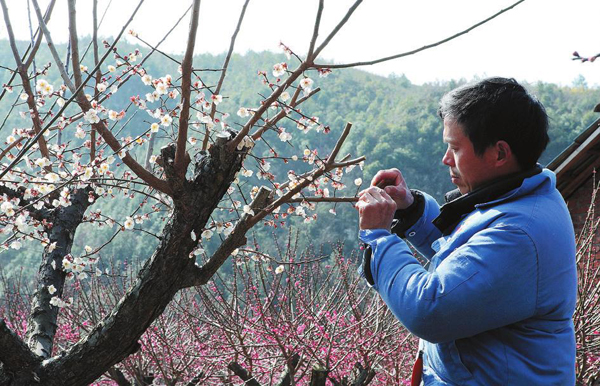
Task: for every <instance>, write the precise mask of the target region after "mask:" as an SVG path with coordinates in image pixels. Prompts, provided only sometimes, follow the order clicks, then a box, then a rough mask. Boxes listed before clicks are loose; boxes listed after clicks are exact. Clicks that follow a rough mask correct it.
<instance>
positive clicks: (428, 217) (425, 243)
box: [404, 193, 442, 260]
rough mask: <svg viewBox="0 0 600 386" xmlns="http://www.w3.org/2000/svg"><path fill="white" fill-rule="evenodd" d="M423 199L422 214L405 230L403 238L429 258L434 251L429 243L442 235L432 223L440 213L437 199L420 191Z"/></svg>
mask: <svg viewBox="0 0 600 386" xmlns="http://www.w3.org/2000/svg"><path fill="white" fill-rule="evenodd" d="M421 194H422V195H423V198H424V200H425V208H424V210H423V215H422V216H421V217H420V218H419V219H418V220H417V222H416V223H415V224H414V225H412V226H411V227H410V228H408V229H407V230H406V231H405V232H404V235H405V239H406V241H408V242H409V243H411V245H412V246H413V247H415V248H416V249H417V251H419V253H420V254H421V255H423V257H425V258H426V259H428V260H431V257H432V256H433V255H434V254H435V251H434V250H433V249H431V244H432V243H433V242H434V241H435V240H437V239H438V238H440V237H441V236H442V232H441V231H440V230H439V229H437V228H436V227H435V225H433V223H432V221H433V219H434V218H436V217H437V216H438V215H439V214H440V206H439V205H438V203H437V201H435V199H434V198H433V197H431V196H430V195H428V194H427V193H421Z"/></svg>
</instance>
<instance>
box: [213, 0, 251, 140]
mask: <svg viewBox="0 0 600 386" xmlns="http://www.w3.org/2000/svg"><path fill="white" fill-rule="evenodd" d="M249 2H250V0H246V1H245V2H244V6H243V7H242V12H241V13H240V17H239V19H238V23H237V26H236V27H235V31H234V32H233V35H231V42H230V43H229V51H227V56H226V57H225V62H224V63H223V69H222V71H221V76H220V77H219V81H218V82H217V87H216V88H215V92H214V93H215V94H217V95H218V94H219V93H220V92H221V87H222V86H223V81H224V80H225V75H226V74H227V68H228V67H229V60H230V59H231V54H232V53H233V48H234V46H235V39H236V38H237V35H238V33H239V32H240V28H241V26H242V20H244V15H245V14H246V8H247V7H248V3H249ZM216 111H217V105H216V104H214V103H213V105H212V107H211V109H210V120H211V121H213V120H214V119H215V112H216ZM208 134H209V133H208V128H207V129H206V134H205V135H204V140H203V141H202V150H206V149H207V148H208V138H209V135H208Z"/></svg>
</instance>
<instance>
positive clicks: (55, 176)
mask: <svg viewBox="0 0 600 386" xmlns="http://www.w3.org/2000/svg"><path fill="white" fill-rule="evenodd" d="M59 179H60V177H59V175H58V174H56V173H48V174H46V180H48V182H50V183H55V182H57V181H58V180H59Z"/></svg>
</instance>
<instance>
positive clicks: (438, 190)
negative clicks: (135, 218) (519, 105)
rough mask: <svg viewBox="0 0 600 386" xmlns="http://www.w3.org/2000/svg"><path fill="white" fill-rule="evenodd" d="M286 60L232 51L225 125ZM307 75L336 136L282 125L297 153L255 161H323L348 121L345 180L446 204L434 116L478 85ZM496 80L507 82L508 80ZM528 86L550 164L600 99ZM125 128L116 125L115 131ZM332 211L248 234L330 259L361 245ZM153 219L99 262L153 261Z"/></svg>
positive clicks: (124, 206)
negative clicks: (397, 178) (394, 177)
mask: <svg viewBox="0 0 600 386" xmlns="http://www.w3.org/2000/svg"><path fill="white" fill-rule="evenodd" d="M25 45H26V44H25V43H23V44H22V47H21V51H24V47H25ZM82 47H84V46H83V45H82ZM138 48H139V49H140V51H142V52H143V53H146V52H148V51H149V49H148V48H147V47H135V46H131V45H129V46H128V45H123V46H121V47H120V52H121V54H127V52H134V50H135V49H138ZM58 50H59V52H61V53H62V54H63V55H65V54H66V51H67V47H66V46H64V45H59V46H58ZM41 51H42V52H41V53H40V54H38V57H37V63H36V66H37V69H38V70H39V69H41V68H43V67H44V66H45V65H46V63H49V62H50V61H51V60H50V55H49V53H48V52H46V51H44V49H42V50H41ZM0 52H1V54H2V56H1V57H2V58H3V59H2V63H0V64H1V65H2V66H3V67H4V68H10V67H11V66H12V63H13V61H12V54H11V53H10V49H9V45H8V43H7V42H2V44H0ZM174 57H175V58H176V59H178V60H180V59H181V58H180V57H177V56H174ZM223 60H224V55H217V56H213V55H197V56H196V57H195V58H194V67H195V68H201V69H218V68H220V67H221V65H222V63H223ZM284 61H286V57H285V56H284V55H283V54H274V53H271V52H260V53H257V52H248V53H246V54H244V55H239V54H234V56H233V57H232V61H231V64H230V68H229V70H228V73H229V76H228V77H227V78H226V80H225V83H224V85H223V90H222V92H221V94H222V95H223V96H224V100H223V103H222V104H220V105H219V109H220V110H221V109H222V110H223V111H227V112H229V113H230V117H229V118H228V123H229V124H230V125H231V126H232V127H233V128H236V127H239V125H240V124H242V123H243V122H244V118H240V117H238V116H237V115H236V111H237V110H238V108H239V107H242V106H247V107H249V106H255V105H256V104H257V103H258V101H259V100H261V99H262V98H263V97H264V95H265V94H268V92H269V89H268V88H267V87H266V86H265V85H263V84H262V82H261V78H260V76H259V75H257V74H258V72H259V71H269V70H270V69H271V68H272V66H273V64H274V63H279V62H284ZM86 62H89V63H90V65H91V54H90V55H88V56H87V57H85V59H84V63H86ZM109 62H110V60H109ZM108 64H110V63H108ZM144 68H145V69H146V71H147V72H148V73H149V74H152V76H153V77H155V78H156V77H161V76H164V75H166V74H172V75H173V76H176V75H177V76H178V72H177V65H176V64H174V63H173V62H172V61H171V60H169V59H167V58H165V57H164V56H161V54H160V53H154V54H153V56H152V57H151V58H150V59H149V60H148V61H147V62H146V63H145V64H144ZM199 73H200V74H201V76H202V80H203V82H204V83H205V84H211V83H214V82H215V81H216V79H217V73H216V72H214V71H199ZM10 75H11V74H10V72H9V71H8V70H3V71H2V72H0V77H1V78H2V79H1V81H2V83H6V82H7V81H8V79H9V77H10ZM309 75H310V76H311V77H312V78H313V79H315V86H316V87H319V88H320V89H321V91H320V92H319V93H317V94H316V95H315V96H314V97H313V98H311V99H310V100H308V101H307V102H306V103H305V104H303V105H302V111H303V112H304V113H305V114H307V115H309V116H316V117H318V118H319V122H320V123H323V124H324V125H325V126H328V127H329V128H330V130H331V131H330V133H329V134H323V133H316V132H315V130H312V131H310V132H308V133H306V134H304V133H302V132H301V131H300V130H297V129H296V127H295V123H294V122H292V121H284V123H283V124H282V126H283V127H285V128H286V130H287V131H288V132H290V133H293V134H294V139H295V140H294V146H296V147H297V148H295V149H293V148H290V145H289V144H287V143H285V142H282V141H279V140H277V139H276V136H272V137H274V138H275V140H272V142H269V143H260V144H258V146H257V149H256V151H257V152H258V153H257V156H260V154H259V152H261V151H262V152H263V154H262V155H263V156H268V155H269V154H270V149H271V148H272V149H274V150H275V151H276V152H277V153H278V154H283V155H285V154H292V153H294V154H298V153H301V152H302V150H303V149H304V148H309V149H316V150H318V151H319V155H326V152H327V151H329V149H332V148H333V146H334V144H335V141H336V139H337V137H338V136H339V133H340V132H341V130H342V129H343V127H344V125H345V124H346V122H352V123H353V129H352V132H351V134H350V136H349V138H348V140H347V141H346V143H345V145H344V148H342V151H341V154H346V153H351V154H352V155H353V156H361V155H364V156H365V157H366V162H365V165H364V169H363V170H362V171H361V170H360V168H355V169H354V170H352V171H351V172H349V173H348V178H349V181H352V180H354V179H356V178H362V180H363V184H362V188H364V187H366V186H367V184H368V182H369V181H370V179H371V178H372V176H373V175H374V174H375V173H376V172H377V171H378V170H380V169H383V168H392V167H396V168H399V169H400V170H401V171H402V172H403V174H404V177H405V178H406V180H407V182H408V183H409V185H410V187H412V188H416V189H420V190H423V191H426V192H428V193H430V194H431V195H433V196H434V197H436V198H437V199H438V200H441V199H442V197H443V195H444V193H445V192H446V191H448V190H451V189H452V188H453V187H452V185H451V184H450V180H449V178H448V172H447V170H446V168H445V167H443V165H442V164H441V158H442V155H443V152H444V151H445V146H444V144H443V143H442V139H441V132H442V123H441V121H440V119H439V118H438V116H437V106H438V102H439V100H440V98H441V96H442V95H443V94H444V93H446V92H448V91H449V90H451V89H453V88H455V87H457V86H458V85H460V84H463V83H465V82H468V81H472V80H473V79H459V80H452V81H444V82H436V83H427V84H423V85H415V84H412V83H411V81H410V79H407V78H406V77H405V76H403V75H397V76H389V77H382V76H377V75H373V74H371V73H368V72H365V71H362V70H356V69H346V70H336V71H333V72H332V73H331V74H329V75H328V76H327V77H323V78H320V77H319V76H318V74H317V73H314V74H309ZM497 75H502V76H510V74H497ZM45 79H47V80H48V81H49V82H51V83H52V84H53V85H54V87H55V88H56V87H59V86H60V84H61V81H60V78H59V75H58V72H57V71H55V69H53V68H52V67H50V68H49V72H48V75H47V76H46V77H45ZM517 80H519V79H517ZM526 87H527V88H528V89H529V90H530V91H531V92H532V93H533V94H535V95H536V96H537V97H538V98H539V99H540V100H541V102H542V103H543V104H544V106H545V107H546V109H547V112H548V114H549V117H550V138H551V142H550V145H549V146H548V148H547V150H546V152H545V153H544V154H543V156H542V158H541V163H542V164H544V165H545V164H547V163H549V162H550V161H551V160H552V159H553V158H554V157H555V156H557V155H558V154H559V153H560V152H561V151H562V150H563V149H564V148H566V147H567V146H568V145H569V144H570V142H571V141H572V140H573V139H574V138H575V137H576V136H577V134H578V133H580V132H581V131H582V130H584V129H585V128H586V127H588V125H590V124H591V123H592V122H593V121H594V120H596V119H597V118H598V116H597V114H596V113H594V112H593V111H592V110H593V108H594V106H595V105H596V104H598V103H599V102H600V97H599V94H600V93H599V90H598V89H596V88H589V87H587V85H586V83H585V79H583V78H580V79H576V80H574V81H573V84H572V85H570V86H558V85H555V84H548V83H535V84H526ZM146 92H148V91H147V89H146V88H144V85H143V83H142V82H141V81H140V80H139V78H132V79H131V80H130V81H129V82H127V83H125V84H124V85H123V86H122V87H121V88H120V90H119V92H118V93H116V94H115V96H113V97H112V98H111V99H110V100H108V101H107V102H105V103H104V104H105V105H106V106H108V107H111V106H114V108H115V109H123V106H127V105H129V98H130V97H131V96H136V95H139V96H141V97H142V98H143V95H144V94H145V93H146ZM18 94H19V92H13V93H7V94H5V95H4V97H3V99H2V100H1V101H0V122H3V123H2V126H1V129H0V130H1V131H0V142H4V139H5V138H6V137H7V136H8V135H10V133H11V131H12V129H13V128H18V127H21V126H22V125H23V124H24V123H23V122H28V121H25V120H19V115H18V114H11V115H10V117H9V118H8V119H5V117H7V116H8V114H9V111H10V110H11V109H12V108H15V109H17V110H19V109H21V110H22V109H23V107H22V106H20V105H19V103H18V102H19V101H18V97H19V95H18ZM261 95H262V96H261ZM132 110H133V109H132ZM130 115H131V118H130ZM129 119H131V122H129V121H128V122H129V124H128V125H126V126H125V125H124V127H123V129H122V131H121V132H120V134H119V136H136V135H139V134H140V133H142V132H143V131H144V130H146V128H147V126H148V122H149V119H148V116H147V115H145V114H144V113H143V112H142V113H140V112H135V113H133V114H129V113H128V120H129ZM119 129H120V128H119V127H115V128H113V131H118V130H119ZM64 135H65V138H63V140H68V139H69V135H71V136H72V134H69V133H67V132H66V131H65V134H64ZM52 138H54V137H51V139H50V140H49V141H50V142H52V140H53V139H52ZM161 141H162V143H161V144H159V145H158V146H156V148H157V149H159V148H160V146H162V145H164V144H165V143H167V142H168V141H169V138H163V139H162V140H161ZM138 157H142V154H141V153H140V154H138ZM306 166H307V165H306V164H304V163H301V162H298V163H294V162H289V163H283V162H273V163H272V170H271V172H272V173H273V174H276V175H285V173H286V172H287V170H288V169H290V168H291V169H296V171H297V172H301V171H302V170H305V168H306ZM245 181H246V182H245V183H248V184H255V185H260V184H261V181H260V180H257V179H255V178H254V177H251V178H248V179H245ZM262 183H264V181H263V182H262ZM358 189H359V188H358V187H357V186H355V185H354V184H352V183H351V182H350V183H347V187H346V189H345V190H343V191H341V192H339V195H343V196H353V195H355V194H356V192H357V191H358ZM138 204H139V202H136V201H134V200H130V199H128V198H127V197H126V195H124V194H121V193H115V195H114V199H112V200H104V201H103V202H102V203H101V209H102V213H103V214H109V213H112V214H117V213H131V212H132V211H133V210H135V208H136V207H137V206H138ZM99 206H100V205H99ZM332 208H333V204H324V205H321V206H320V207H319V208H318V209H317V213H318V216H319V219H318V221H315V222H311V223H309V224H306V225H305V224H302V223H296V222H295V221H293V220H290V221H289V222H288V224H287V225H286V226H284V227H278V228H277V229H273V228H267V227H260V226H259V227H255V228H254V230H253V231H252V234H251V235H250V234H249V236H250V237H254V242H255V243H256V245H257V246H259V247H260V249H261V250H262V251H265V253H275V252H274V251H275V248H274V246H275V243H276V242H277V240H284V238H285V237H287V234H288V232H289V229H290V227H291V229H292V232H293V233H295V232H298V234H299V237H298V240H299V243H300V246H301V247H307V246H309V245H312V246H314V247H316V248H317V249H320V248H322V250H323V253H328V252H329V251H331V250H332V246H333V244H334V243H337V242H339V241H341V242H343V243H344V244H345V247H346V248H350V249H351V248H355V247H356V246H357V237H356V235H357V230H358V227H357V216H356V212H355V210H354V209H353V208H352V206H351V205H350V204H347V203H342V204H337V205H336V206H335V212H336V214H335V215H334V214H332V213H330V209H332ZM97 209H99V208H96V207H95V206H93V207H92V210H97ZM153 221H155V222H156V223H154V224H150V223H149V222H148V223H145V225H144V226H145V227H146V229H148V230H149V232H148V233H142V232H138V233H127V236H125V235H118V237H116V238H115V239H114V240H113V241H112V243H111V244H110V245H108V246H107V247H106V248H104V249H103V251H102V254H101V259H102V261H103V263H104V264H110V263H115V264H116V263H119V264H120V263H123V262H125V261H127V262H131V261H138V262H139V261H142V260H144V259H146V258H148V257H149V256H150V254H151V253H152V251H153V250H154V247H155V245H156V243H157V239H156V237H154V236H152V235H150V234H149V233H151V232H152V231H155V232H158V231H159V229H161V228H162V224H161V223H160V222H161V221H160V219H159V218H154V220H153ZM113 233H114V229H112V230H110V229H106V231H102V230H99V229H98V228H96V227H92V226H88V225H87V224H83V225H82V226H81V227H80V228H79V229H78V231H77V235H76V239H75V244H74V248H73V252H74V253H77V251H78V250H82V249H83V248H84V246H85V245H93V246H98V245H102V244H104V243H105V242H106V241H107V240H108V239H109V238H110V237H111V235H112V234H113ZM282 238H283V239H282ZM40 250H41V246H39V245H38V246H37V247H36V246H33V245H31V246H30V247H24V248H22V249H20V250H7V251H3V252H2V253H0V266H1V267H2V269H3V272H4V274H5V275H8V276H14V275H18V274H19V273H22V274H23V275H24V277H25V278H31V277H32V275H34V274H35V272H36V270H37V265H38V263H39V258H40Z"/></svg>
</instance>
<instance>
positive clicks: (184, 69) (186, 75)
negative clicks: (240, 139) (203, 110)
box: [174, 0, 200, 179]
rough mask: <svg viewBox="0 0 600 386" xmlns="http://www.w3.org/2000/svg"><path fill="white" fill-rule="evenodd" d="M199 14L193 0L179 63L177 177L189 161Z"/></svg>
mask: <svg viewBox="0 0 600 386" xmlns="http://www.w3.org/2000/svg"><path fill="white" fill-rule="evenodd" d="M199 14H200V0H194V7H193V9H192V17H191V20H190V32H189V34H188V42H187V48H186V50H185V56H184V57H183V62H182V63H181V105H182V107H181V112H180V114H179V131H178V133H177V148H176V151H175V165H174V168H175V170H176V171H177V174H178V175H179V178H181V179H183V178H185V171H186V169H187V165H188V163H189V161H188V162H186V156H185V155H186V151H185V148H186V143H187V132H188V124H189V121H190V117H189V115H190V97H191V93H192V62H193V59H194V46H195V44H196V33H197V31H198V16H199Z"/></svg>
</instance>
